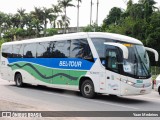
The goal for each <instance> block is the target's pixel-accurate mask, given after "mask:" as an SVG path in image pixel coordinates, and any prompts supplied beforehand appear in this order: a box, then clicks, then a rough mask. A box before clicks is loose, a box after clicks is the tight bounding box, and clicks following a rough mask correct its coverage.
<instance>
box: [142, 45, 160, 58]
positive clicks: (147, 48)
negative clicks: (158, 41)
mask: <svg viewBox="0 0 160 120" xmlns="http://www.w3.org/2000/svg"><path fill="white" fill-rule="evenodd" d="M144 48H145V49H146V50H147V51H150V52H152V53H154V55H155V61H158V59H159V54H158V52H157V51H156V50H155V49H152V48H149V47H144Z"/></svg>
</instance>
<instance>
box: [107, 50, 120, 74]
mask: <svg viewBox="0 0 160 120" xmlns="http://www.w3.org/2000/svg"><path fill="white" fill-rule="evenodd" d="M117 57H118V55H117V52H116V51H115V50H107V55H106V67H107V68H108V69H109V70H112V71H115V72H118V64H117V63H118V58H117Z"/></svg>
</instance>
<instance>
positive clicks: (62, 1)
mask: <svg viewBox="0 0 160 120" xmlns="http://www.w3.org/2000/svg"><path fill="white" fill-rule="evenodd" d="M71 2H72V0H58V4H59V6H60V7H62V8H63V9H64V13H65V23H66V19H67V11H66V8H67V7H74V5H73V4H71ZM66 27H67V26H66V24H65V27H64V33H66Z"/></svg>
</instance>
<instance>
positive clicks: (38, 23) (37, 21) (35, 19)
mask: <svg viewBox="0 0 160 120" xmlns="http://www.w3.org/2000/svg"><path fill="white" fill-rule="evenodd" d="M34 9H35V10H34V11H31V16H32V21H31V24H32V27H33V28H35V29H36V36H37V37H38V36H39V32H40V31H41V30H42V29H43V27H42V24H43V20H44V17H43V10H42V9H41V8H37V7H35V8H34Z"/></svg>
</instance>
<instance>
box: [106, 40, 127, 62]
mask: <svg viewBox="0 0 160 120" xmlns="http://www.w3.org/2000/svg"><path fill="white" fill-rule="evenodd" d="M104 44H105V45H111V46H115V47H118V48H120V49H121V50H122V51H123V58H124V59H128V48H127V47H126V46H124V45H122V44H120V43H112V42H105V43H104Z"/></svg>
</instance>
